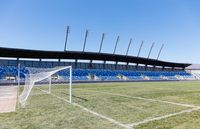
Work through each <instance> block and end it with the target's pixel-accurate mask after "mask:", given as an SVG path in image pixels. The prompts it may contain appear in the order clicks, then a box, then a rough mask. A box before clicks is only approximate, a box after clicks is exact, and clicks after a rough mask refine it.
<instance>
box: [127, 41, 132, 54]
mask: <svg viewBox="0 0 200 129" xmlns="http://www.w3.org/2000/svg"><path fill="white" fill-rule="evenodd" d="M131 43H132V38H131V39H130V41H129V44H128V48H127V51H126V56H127V55H128V52H129V48H130V46H131Z"/></svg>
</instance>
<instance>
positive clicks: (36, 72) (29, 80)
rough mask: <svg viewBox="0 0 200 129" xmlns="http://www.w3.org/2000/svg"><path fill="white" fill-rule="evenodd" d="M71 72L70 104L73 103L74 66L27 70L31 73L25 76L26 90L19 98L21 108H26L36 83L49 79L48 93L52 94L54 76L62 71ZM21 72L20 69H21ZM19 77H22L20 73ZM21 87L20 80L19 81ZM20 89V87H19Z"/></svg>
mask: <svg viewBox="0 0 200 129" xmlns="http://www.w3.org/2000/svg"><path fill="white" fill-rule="evenodd" d="M66 69H68V70H69V76H68V83H69V100H68V102H69V103H70V104H71V103H72V66H65V67H55V68H46V69H42V68H29V69H28V68H27V70H28V71H29V73H24V74H25V86H24V90H23V91H22V93H21V94H20V96H19V102H20V104H21V107H25V104H26V101H27V99H28V97H29V95H30V92H31V90H32V88H33V87H34V85H35V83H36V82H40V81H43V80H45V79H48V81H49V86H48V92H47V93H49V94H50V93H51V84H52V75H53V74H55V73H57V72H59V71H62V70H66ZM19 71H20V68H19ZM18 76H20V73H18ZM18 78H19V77H18ZM18 85H19V80H18ZM18 87H19V86H18Z"/></svg>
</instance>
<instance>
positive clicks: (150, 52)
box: [147, 42, 155, 59]
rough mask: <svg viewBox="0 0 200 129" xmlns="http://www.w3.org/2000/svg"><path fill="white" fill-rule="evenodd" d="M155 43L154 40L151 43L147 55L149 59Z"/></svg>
mask: <svg viewBox="0 0 200 129" xmlns="http://www.w3.org/2000/svg"><path fill="white" fill-rule="evenodd" d="M154 44H155V43H154V42H153V43H152V45H151V48H150V51H149V54H148V57H147V58H148V59H149V57H150V55H151V52H152V49H153V47H154Z"/></svg>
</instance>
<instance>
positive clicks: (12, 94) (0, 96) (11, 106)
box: [0, 86, 17, 113]
mask: <svg viewBox="0 0 200 129" xmlns="http://www.w3.org/2000/svg"><path fill="white" fill-rule="evenodd" d="M16 101H17V87H16V86H0V113H5V112H14V111H15V107H16Z"/></svg>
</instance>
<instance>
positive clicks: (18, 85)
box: [17, 63, 20, 109]
mask: <svg viewBox="0 0 200 129" xmlns="http://www.w3.org/2000/svg"><path fill="white" fill-rule="evenodd" d="M19 88H20V63H18V73H17V107H18V109H19V106H20V105H19V90H20V89H19Z"/></svg>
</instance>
